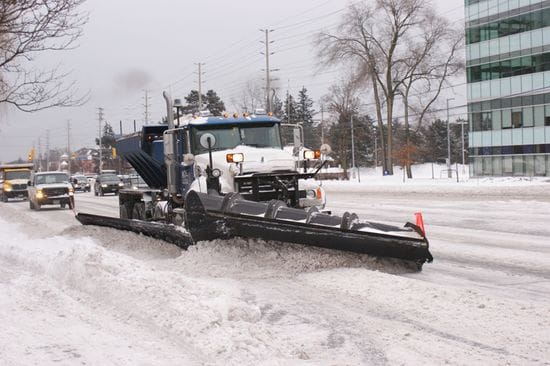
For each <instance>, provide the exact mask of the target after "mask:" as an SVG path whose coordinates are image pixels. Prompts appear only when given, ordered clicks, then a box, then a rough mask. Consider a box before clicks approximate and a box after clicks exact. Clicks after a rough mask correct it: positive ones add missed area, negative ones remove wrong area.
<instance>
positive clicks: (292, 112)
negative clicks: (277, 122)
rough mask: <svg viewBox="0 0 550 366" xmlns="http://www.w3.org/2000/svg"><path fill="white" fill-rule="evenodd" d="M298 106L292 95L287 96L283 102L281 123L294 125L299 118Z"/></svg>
mask: <svg viewBox="0 0 550 366" xmlns="http://www.w3.org/2000/svg"><path fill="white" fill-rule="evenodd" d="M297 111H298V106H297V104H296V101H295V100H294V97H293V96H292V94H287V95H286V99H285V102H284V110H283V116H282V121H283V123H294V124H296V123H297V122H298V121H299V120H300V117H299V116H298V112H297Z"/></svg>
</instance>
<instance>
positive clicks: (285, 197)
mask: <svg viewBox="0 0 550 366" xmlns="http://www.w3.org/2000/svg"><path fill="white" fill-rule="evenodd" d="M178 130H180V131H181V132H178ZM178 133H179V135H180V137H179V138H178V137H177V136H178ZM164 134H165V137H164V141H165V142H164V148H165V149H164V150H165V151H170V150H171V149H172V148H171V146H170V145H172V144H173V145H174V147H173V150H175V151H185V152H186V153H184V154H183V155H184V156H185V155H187V157H186V159H183V160H182V161H179V162H178V163H179V165H180V166H183V167H185V166H186V165H187V166H189V165H191V164H194V165H195V169H194V171H193V175H194V177H193V178H194V179H192V181H191V183H190V184H189V185H188V187H187V189H191V190H195V191H198V192H208V190H209V189H212V188H215V189H217V190H219V193H221V194H227V193H230V192H237V193H239V194H241V195H242V196H243V197H244V198H245V199H248V200H252V201H269V200H282V201H285V202H286V203H287V204H288V205H289V206H292V207H302V208H304V207H311V206H317V207H321V208H322V207H324V203H325V200H324V192H323V190H322V188H321V187H319V186H318V185H317V184H316V182H314V181H313V179H311V178H313V174H311V173H306V172H302V171H301V170H299V169H298V167H297V158H296V156H294V155H293V154H292V152H289V151H288V149H284V147H283V144H282V140H281V121H280V120H279V119H277V118H274V117H271V116H268V115H247V114H244V115H242V116H238V115H233V116H222V117H199V118H192V119H190V120H188V121H187V122H186V123H185V124H184V125H183V126H182V127H180V128H179V129H178V128H176V129H174V130H167V131H165V133H164ZM167 145H168V146H167ZM178 145H181V146H178ZM176 155H177V154H176ZM208 169H209V171H208ZM212 176H214V177H212ZM212 178H215V179H216V180H217V181H218V182H219V187H209V180H210V181H211V180H212ZM187 180H189V179H187Z"/></svg>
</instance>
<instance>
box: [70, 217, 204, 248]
mask: <svg viewBox="0 0 550 366" xmlns="http://www.w3.org/2000/svg"><path fill="white" fill-rule="evenodd" d="M76 219H77V220H78V221H80V223H81V224H82V225H97V226H105V227H111V228H114V229H119V230H126V231H133V232H135V233H139V234H143V235H146V236H150V237H153V238H156V239H161V240H164V241H167V242H169V243H172V244H176V245H177V246H179V247H181V248H183V249H187V247H188V246H189V245H192V244H193V239H192V238H191V236H190V235H189V234H188V233H186V232H185V231H184V230H183V228H178V227H176V226H174V225H169V224H163V223H159V222H151V221H142V220H129V219H119V218H116V217H107V216H99V215H92V214H87V213H81V212H79V213H78V214H77V215H76Z"/></svg>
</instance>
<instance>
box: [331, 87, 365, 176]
mask: <svg viewBox="0 0 550 366" xmlns="http://www.w3.org/2000/svg"><path fill="white" fill-rule="evenodd" d="M350 79H354V78H353V77H350V78H349V79H348V80H342V81H340V82H339V83H338V84H335V85H332V86H331V87H330V90H329V93H328V94H327V95H325V96H324V97H323V98H322V102H323V105H326V106H327V109H328V111H329V112H330V113H332V114H334V115H335V116H336V118H337V121H336V123H335V124H334V125H333V126H332V127H331V134H330V143H331V145H332V149H333V154H334V155H335V157H336V159H337V160H339V161H340V163H341V164H342V167H343V169H344V173H345V174H347V169H348V167H349V161H348V155H349V154H350V152H351V132H350V129H351V123H350V122H351V120H350V119H351V118H352V116H354V115H356V113H357V111H358V109H359V105H360V100H359V98H358V96H357V94H358V93H359V89H360V88H359V86H358V85H357V83H355V81H354V80H350Z"/></svg>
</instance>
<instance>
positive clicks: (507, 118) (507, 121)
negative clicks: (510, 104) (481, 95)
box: [502, 109, 512, 128]
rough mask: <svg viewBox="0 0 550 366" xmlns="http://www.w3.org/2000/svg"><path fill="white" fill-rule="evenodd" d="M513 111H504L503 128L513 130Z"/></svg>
mask: <svg viewBox="0 0 550 366" xmlns="http://www.w3.org/2000/svg"><path fill="white" fill-rule="evenodd" d="M511 112H512V111H511V110H510V109H504V110H503V111H502V128H512V113H511Z"/></svg>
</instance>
